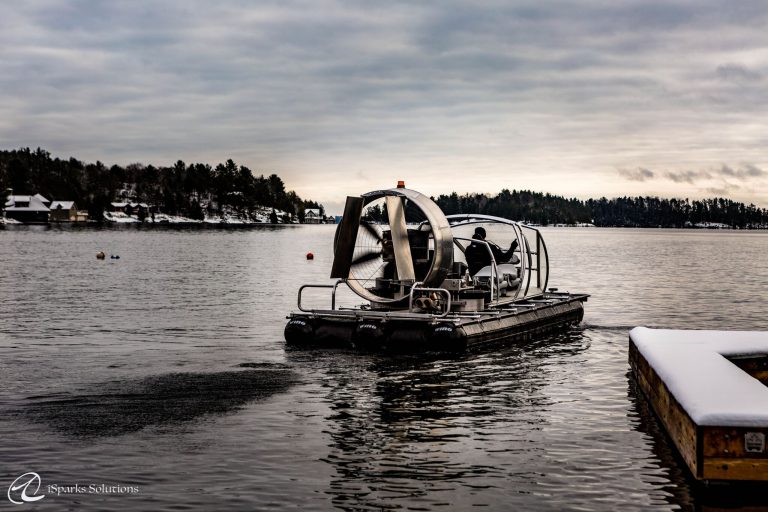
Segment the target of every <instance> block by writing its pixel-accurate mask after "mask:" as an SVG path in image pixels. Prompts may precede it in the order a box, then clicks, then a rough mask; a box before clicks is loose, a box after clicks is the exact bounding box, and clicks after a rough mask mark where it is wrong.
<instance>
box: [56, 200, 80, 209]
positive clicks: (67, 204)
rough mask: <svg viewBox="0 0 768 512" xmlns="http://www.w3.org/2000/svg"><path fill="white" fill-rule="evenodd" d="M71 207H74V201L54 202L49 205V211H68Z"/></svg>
mask: <svg viewBox="0 0 768 512" xmlns="http://www.w3.org/2000/svg"><path fill="white" fill-rule="evenodd" d="M73 206H75V202H74V201H54V202H52V203H51V210H57V209H58V208H59V207H61V209H62V210H69V209H70V208H72V207H73Z"/></svg>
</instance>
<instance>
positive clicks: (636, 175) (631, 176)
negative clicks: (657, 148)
mask: <svg viewBox="0 0 768 512" xmlns="http://www.w3.org/2000/svg"><path fill="white" fill-rule="evenodd" d="M619 175H620V176H622V177H624V178H626V179H628V180H630V181H646V180H649V179H652V178H653V177H654V176H655V175H654V173H653V171H651V170H649V169H646V168H644V167H638V168H637V169H619Z"/></svg>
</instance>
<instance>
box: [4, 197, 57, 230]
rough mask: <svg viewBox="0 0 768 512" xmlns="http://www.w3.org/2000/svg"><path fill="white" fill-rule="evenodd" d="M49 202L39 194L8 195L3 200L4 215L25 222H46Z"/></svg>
mask: <svg viewBox="0 0 768 512" xmlns="http://www.w3.org/2000/svg"><path fill="white" fill-rule="evenodd" d="M50 204H51V202H50V201H49V200H48V199H46V198H45V197H43V196H42V195H40V194H35V195H33V196H27V195H10V196H8V197H7V199H6V201H5V216H6V217H7V218H9V219H13V220H16V221H19V222H23V223H25V224H46V223H47V222H48V214H49V213H50V211H51V210H50V208H48V205H50Z"/></svg>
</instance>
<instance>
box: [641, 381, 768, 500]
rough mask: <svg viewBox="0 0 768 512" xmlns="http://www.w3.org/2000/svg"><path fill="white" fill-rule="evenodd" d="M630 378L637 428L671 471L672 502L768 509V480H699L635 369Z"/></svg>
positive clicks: (661, 461) (666, 487) (658, 458)
mask: <svg viewBox="0 0 768 512" xmlns="http://www.w3.org/2000/svg"><path fill="white" fill-rule="evenodd" d="M627 380H628V385H627V397H628V399H629V402H630V404H631V411H632V413H633V416H634V418H635V420H636V421H634V423H633V428H634V429H635V430H637V431H639V432H642V433H643V434H646V435H647V436H648V438H649V441H650V444H651V450H652V452H653V455H654V456H655V457H656V459H657V460H658V463H659V465H660V466H661V467H662V468H664V469H666V470H667V472H668V475H669V484H668V485H665V486H664V489H665V490H666V491H668V493H669V494H668V501H669V503H670V504H671V505H676V506H679V507H680V508H682V509H683V510H697V511H701V512H714V511H720V510H743V511H746V510H749V511H754V510H768V492H767V491H768V485H766V484H765V483H745V482H714V483H711V484H709V485H705V484H703V483H701V482H699V481H697V480H696V479H695V478H694V477H693V476H692V475H691V474H690V471H689V470H688V468H687V466H686V464H685V461H684V460H683V459H682V457H681V456H680V454H679V453H678V451H677V450H676V449H675V447H674V444H673V441H672V439H671V438H670V437H669V436H668V435H667V433H666V431H665V430H664V427H663V426H662V425H661V423H660V422H659V421H658V418H657V417H656V415H655V413H654V412H653V409H652V407H651V405H650V403H649V402H648V400H647V399H646V397H645V395H644V394H643V393H642V391H641V390H640V389H639V388H638V387H637V383H636V382H635V379H634V377H633V376H632V373H631V372H629V373H628V374H627Z"/></svg>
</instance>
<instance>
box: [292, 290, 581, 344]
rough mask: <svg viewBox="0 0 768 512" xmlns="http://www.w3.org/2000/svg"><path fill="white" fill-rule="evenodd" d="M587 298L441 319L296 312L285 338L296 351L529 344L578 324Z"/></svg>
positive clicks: (560, 296)
mask: <svg viewBox="0 0 768 512" xmlns="http://www.w3.org/2000/svg"><path fill="white" fill-rule="evenodd" d="M588 297H589V296H588V295H585V294H569V293H545V294H543V295H541V296H539V297H529V298H527V299H523V300H519V301H510V302H508V303H506V304H499V305H498V306H497V307H492V308H489V309H487V310H484V311H478V312H472V313H461V314H449V315H445V316H441V315H428V314H423V313H408V312H405V311H403V312H398V311H388V312H380V311H371V310H361V309H354V310H318V311H311V312H302V313H293V314H291V315H290V316H289V317H288V318H289V321H288V324H287V325H286V327H285V339H286V340H287V341H288V343H289V344H290V345H292V346H295V347H343V348H357V349H362V350H374V351H393V352H424V351H449V352H463V351H475V350H482V349H487V348H491V347H499V346H505V345H510V344H514V343H519V342H522V341H528V340H531V339H534V338H538V337H540V336H543V335H546V334H549V333H552V332H555V331H559V330H562V329H565V328H567V327H570V326H573V325H577V324H578V323H579V322H581V319H582V318H583V316H584V306H583V302H585V301H586V300H587V298H588Z"/></svg>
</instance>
